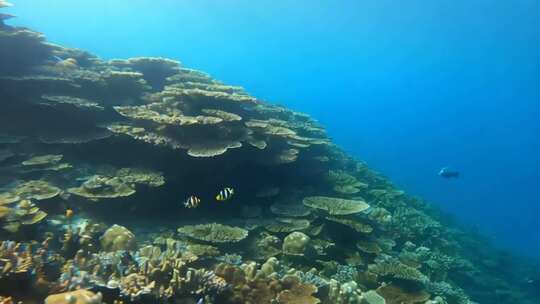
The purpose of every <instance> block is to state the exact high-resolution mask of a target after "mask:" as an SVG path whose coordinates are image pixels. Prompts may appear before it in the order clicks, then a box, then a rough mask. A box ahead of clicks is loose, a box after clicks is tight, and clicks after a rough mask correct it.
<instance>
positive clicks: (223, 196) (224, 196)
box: [216, 187, 234, 202]
mask: <svg viewBox="0 0 540 304" xmlns="http://www.w3.org/2000/svg"><path fill="white" fill-rule="evenodd" d="M233 194H234V189H233V188H229V187H227V188H225V189H223V190H221V191H219V193H218V195H216V200H217V201H220V202H223V201H226V200H228V199H230V198H231V197H232V196H233Z"/></svg>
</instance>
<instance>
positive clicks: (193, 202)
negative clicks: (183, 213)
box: [184, 195, 201, 208]
mask: <svg viewBox="0 0 540 304" xmlns="http://www.w3.org/2000/svg"><path fill="white" fill-rule="evenodd" d="M200 202H201V200H200V199H199V198H198V197H196V196H194V195H192V196H190V197H188V198H187V199H186V201H185V202H184V207H186V208H197V206H199V203H200Z"/></svg>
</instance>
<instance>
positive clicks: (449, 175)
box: [439, 167, 459, 178]
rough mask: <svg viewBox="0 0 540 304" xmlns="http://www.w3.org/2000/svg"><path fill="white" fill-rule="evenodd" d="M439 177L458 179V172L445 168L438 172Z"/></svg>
mask: <svg viewBox="0 0 540 304" xmlns="http://www.w3.org/2000/svg"><path fill="white" fill-rule="evenodd" d="M439 176H440V177H444V178H458V177H459V171H455V170H450V169H448V168H447V167H444V168H442V169H441V171H439Z"/></svg>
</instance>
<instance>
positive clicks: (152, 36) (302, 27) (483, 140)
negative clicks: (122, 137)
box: [9, 0, 540, 259]
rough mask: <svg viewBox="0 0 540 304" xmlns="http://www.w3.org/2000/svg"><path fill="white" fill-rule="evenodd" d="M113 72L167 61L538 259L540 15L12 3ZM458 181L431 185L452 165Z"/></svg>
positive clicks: (440, 4)
mask: <svg viewBox="0 0 540 304" xmlns="http://www.w3.org/2000/svg"><path fill="white" fill-rule="evenodd" d="M14 1H15V4H16V7H14V8H11V9H9V11H10V12H13V13H15V14H17V15H19V16H20V17H19V18H18V19H17V20H14V21H12V22H11V23H12V24H20V25H26V26H29V27H31V28H34V29H37V30H39V31H42V32H44V33H46V34H47V36H48V38H49V39H50V40H51V41H53V42H56V43H61V44H65V45H68V46H73V47H79V48H84V49H87V50H90V51H92V52H94V53H96V54H98V55H99V56H101V57H104V58H114V57H128V56H141V55H152V56H167V57H173V58H177V59H180V60H182V61H183V63H184V64H185V65H186V66H189V67H194V68H199V69H202V70H205V71H207V72H209V73H211V74H212V75H213V76H215V77H216V78H218V79H221V80H223V81H225V82H227V83H231V84H237V85H242V86H244V87H246V88H247V89H248V91H249V92H251V93H252V94H254V95H256V96H258V97H260V98H263V99H267V100H270V101H273V102H278V103H282V104H285V105H287V106H289V107H292V108H294V109H297V110H302V111H305V112H308V113H310V114H311V115H312V116H314V117H316V118H318V119H319V120H320V121H321V122H323V123H324V124H325V125H326V126H327V128H328V130H329V133H330V135H331V136H332V137H333V138H334V139H335V140H336V141H337V143H339V144H340V145H342V146H343V147H344V148H345V149H346V150H348V151H349V152H351V153H352V154H354V155H356V156H358V157H359V158H361V159H363V160H366V161H367V162H368V163H369V164H370V165H371V166H372V167H373V168H375V169H377V170H379V171H381V172H383V173H384V174H385V175H387V176H389V177H390V178H391V179H392V180H393V181H394V182H395V183H396V184H397V185H399V186H400V187H402V188H403V189H405V190H407V191H409V192H410V193H413V194H418V195H420V196H423V197H425V198H427V199H428V200H430V201H433V202H434V203H436V204H439V205H440V206H442V207H443V208H444V209H445V210H447V211H448V212H450V213H452V214H454V215H456V216H457V217H458V218H459V219H461V220H462V221H463V222H465V223H466V224H469V225H474V226H478V228H480V229H481V230H482V231H484V232H485V233H486V234H488V235H489V236H490V237H492V238H494V239H495V240H496V241H497V243H498V244H499V245H501V246H506V247H508V248H513V249H515V250H516V252H519V253H521V254H526V255H529V256H535V257H536V258H538V259H540V233H539V232H538V231H539V230H540V229H538V224H537V222H538V220H537V219H538V217H539V216H540V212H539V211H540V207H539V203H540V201H539V188H540V156H539V155H540V139H539V137H540V135H539V134H540V122H539V117H540V116H539V109H540V105H539V104H540V88H539V87H540V86H539V84H540V67H539V62H540V2H539V1H536V0H528V1H527V0H512V1H504V0H437V1H431V0H424V1H419V0H410V1H393V0H392V1H390V0H367V1H360V0H341V1H336V0H327V1H313V0H309V1H308V0H296V1H292V0H290V1H276V0H257V1H253V0H227V1H219V0H214V1H210V0H197V1H187V0H182V1H178V0H161V1H151V0H113V1H111V0H78V1H73V0H56V1H55V0H39V1H35V0H18V1H17V0H14ZM446 165H449V166H452V167H454V168H457V169H459V170H461V171H462V174H463V177H462V178H461V179H459V180H454V181H447V180H441V179H440V178H438V177H437V176H436V173H437V171H438V169H439V168H440V167H442V166H446Z"/></svg>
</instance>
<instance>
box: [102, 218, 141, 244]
mask: <svg viewBox="0 0 540 304" xmlns="http://www.w3.org/2000/svg"><path fill="white" fill-rule="evenodd" d="M100 240H101V248H102V249H103V250H105V251H116V250H134V249H135V248H136V245H137V243H136V241H135V235H134V234H133V233H132V232H131V231H129V230H128V229H127V228H126V227H124V226H120V225H116V224H115V225H113V226H112V227H110V228H109V229H107V230H106V231H105V233H103V235H102V236H101V238H100Z"/></svg>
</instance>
